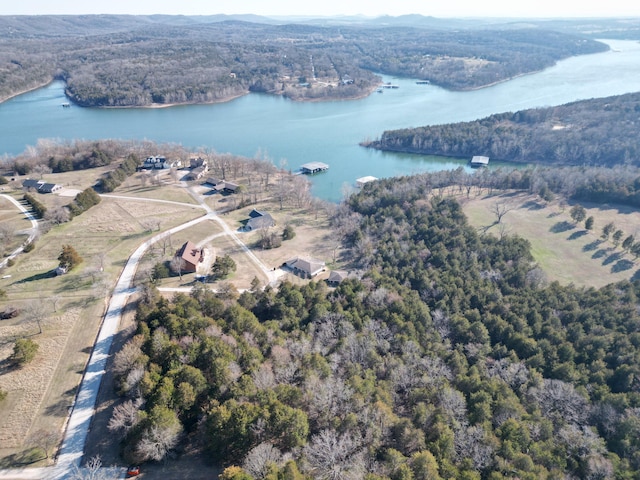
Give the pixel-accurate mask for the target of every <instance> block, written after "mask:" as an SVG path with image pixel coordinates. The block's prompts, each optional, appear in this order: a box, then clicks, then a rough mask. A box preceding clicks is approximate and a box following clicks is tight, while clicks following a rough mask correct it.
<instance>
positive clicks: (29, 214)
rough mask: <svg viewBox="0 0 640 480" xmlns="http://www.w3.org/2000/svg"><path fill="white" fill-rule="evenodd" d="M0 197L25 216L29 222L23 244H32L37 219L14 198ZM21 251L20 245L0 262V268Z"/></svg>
mask: <svg viewBox="0 0 640 480" xmlns="http://www.w3.org/2000/svg"><path fill="white" fill-rule="evenodd" d="M0 197H2V198H5V199H7V200H9V201H10V202H11V203H13V204H14V205H15V206H16V207H17V208H18V209H19V210H20V211H21V212H22V213H24V214H25V216H26V217H27V220H29V221H30V222H31V229H30V231H29V238H28V239H27V241H26V242H25V243H31V242H33V239H34V238H36V235H38V219H37V218H36V217H35V216H34V215H33V214H32V213H31V212H29V211H28V210H27V209H26V208H24V206H23V205H22V204H21V203H20V202H18V201H17V200H16V199H15V198H13V197H11V196H9V195H6V194H4V193H3V194H0ZM23 250H24V245H21V246H19V247H18V248H16V249H15V250H14V251H13V252H11V253H10V254H9V256H8V257H6V258H5V259H4V260H2V261H1V262H0V268H3V267H4V266H5V265H6V264H7V262H9V260H11V259H13V258H15V257H17V256H18V255H19V254H20V253H22V251H23Z"/></svg>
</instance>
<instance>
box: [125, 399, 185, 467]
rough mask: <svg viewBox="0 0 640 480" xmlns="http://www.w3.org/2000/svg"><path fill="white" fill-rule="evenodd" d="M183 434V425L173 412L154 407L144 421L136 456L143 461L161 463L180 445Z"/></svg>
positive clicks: (161, 407)
mask: <svg viewBox="0 0 640 480" xmlns="http://www.w3.org/2000/svg"><path fill="white" fill-rule="evenodd" d="M181 433H182V425H181V424H180V420H178V416H177V415H176V413H175V412H174V411H173V410H171V409H169V408H167V407H164V406H156V407H153V408H152V409H151V412H149V416H148V417H147V418H146V419H145V421H144V426H143V429H142V433H141V435H140V439H139V440H138V442H137V443H136V445H135V450H134V455H135V457H136V458H137V459H140V460H142V461H148V460H153V461H160V460H162V459H163V458H164V457H165V456H166V455H167V454H168V453H169V451H171V450H172V449H173V448H174V447H175V446H176V445H177V444H178V438H179V436H180V434H181Z"/></svg>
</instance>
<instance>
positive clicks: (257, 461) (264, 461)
mask: <svg viewBox="0 0 640 480" xmlns="http://www.w3.org/2000/svg"><path fill="white" fill-rule="evenodd" d="M281 463H282V453H281V452H280V450H278V449H277V448H276V447H274V446H273V445H271V444H270V443H266V442H265V443H261V444H259V445H258V446H256V447H254V448H252V449H251V450H250V451H249V453H248V454H247V456H246V457H245V459H244V462H243V464H242V468H244V469H245V470H246V471H247V472H248V473H249V474H251V475H252V476H253V477H254V478H255V479H256V480H261V479H263V478H265V477H266V476H267V474H268V473H269V467H270V466H271V465H278V466H279V465H280V464H281Z"/></svg>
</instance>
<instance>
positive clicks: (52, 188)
mask: <svg viewBox="0 0 640 480" xmlns="http://www.w3.org/2000/svg"><path fill="white" fill-rule="evenodd" d="M22 188H24V189H25V190H30V189H34V190H37V191H38V193H55V192H57V191H58V190H62V188H63V187H62V185H59V184H57V183H47V182H45V181H44V180H33V179H31V178H28V179H26V180H25V181H23V182H22Z"/></svg>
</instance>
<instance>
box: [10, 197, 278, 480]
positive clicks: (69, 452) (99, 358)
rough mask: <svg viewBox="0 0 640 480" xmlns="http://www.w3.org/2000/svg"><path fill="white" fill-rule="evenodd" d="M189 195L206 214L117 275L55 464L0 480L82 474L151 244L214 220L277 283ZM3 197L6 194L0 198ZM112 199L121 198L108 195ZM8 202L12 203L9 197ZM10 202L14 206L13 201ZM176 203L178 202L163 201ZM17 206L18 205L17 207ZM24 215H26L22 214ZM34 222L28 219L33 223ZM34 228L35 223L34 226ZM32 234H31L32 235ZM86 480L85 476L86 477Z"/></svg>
mask: <svg viewBox="0 0 640 480" xmlns="http://www.w3.org/2000/svg"><path fill="white" fill-rule="evenodd" d="M188 191H189V193H190V194H191V195H192V196H193V198H195V199H196V200H197V201H198V204H199V205H192V204H186V203H182V204H180V205H183V206H190V207H194V206H196V207H197V206H200V207H201V208H203V209H205V210H206V212H207V213H206V214H205V215H204V216H202V217H198V218H196V219H195V220H191V221H189V222H186V223H183V224H182V225H179V226H177V227H174V228H171V229H169V230H167V231H165V232H162V233H159V234H158V235H156V236H154V237H153V238H151V239H149V240H147V241H145V242H144V243H143V244H142V245H140V246H139V247H138V248H137V249H136V251H135V252H134V253H133V254H132V255H131V256H130V257H129V260H128V261H127V264H126V266H125V267H124V270H123V271H122V273H121V274H120V277H119V279H118V282H117V283H116V286H115V288H114V290H113V294H112V296H111V301H110V302H109V307H108V308H107V313H106V314H105V317H104V321H103V323H102V326H101V327H100V332H99V333H98V338H97V339H96V343H95V345H94V348H93V351H92V353H91V356H90V358H89V363H88V364H87V368H86V370H85V374H84V376H83V379H82V382H81V384H80V389H79V391H78V395H77V397H76V400H75V403H74V405H73V410H72V412H71V415H70V417H69V421H68V423H67V429H66V433H65V437H64V440H63V442H62V446H61V447H60V452H59V455H58V461H57V463H56V465H54V466H52V467H43V468H27V469H11V470H0V479H2V480H9V479H11V480H14V479H16V480H18V479H46V480H63V479H64V480H71V479H73V478H74V477H75V475H76V474H77V472H79V471H82V468H81V467H80V462H81V461H82V456H83V452H84V445H85V443H86V440H87V435H88V433H89V427H90V425H91V418H92V417H93V415H94V413H95V405H96V400H97V397H98V390H99V389H100V382H101V381H102V376H103V375H104V373H105V369H106V364H107V359H108V357H109V351H110V350H111V345H112V343H113V337H114V335H115V334H116V333H117V331H118V326H119V324H120V319H121V317H122V311H123V309H124V307H125V306H126V304H127V301H128V299H129V296H130V295H131V294H133V293H134V292H135V291H136V289H135V288H133V286H132V284H133V278H134V276H135V273H136V270H137V268H138V264H139V263H140V260H141V259H142V257H143V255H144V254H145V252H146V251H147V249H149V247H151V245H153V244H154V243H156V242H158V241H159V240H161V239H162V238H164V237H166V236H168V235H171V234H173V233H175V232H178V231H180V230H184V229H186V228H189V227H192V226H193V225H196V224H198V223H200V222H203V221H205V220H214V221H216V222H217V223H218V224H220V226H221V227H222V229H223V231H224V234H226V235H229V236H231V238H233V240H234V241H235V242H236V243H237V244H238V245H240V247H241V248H242V250H243V251H244V252H245V253H246V254H247V255H248V256H249V258H251V260H252V261H253V262H255V263H256V265H257V266H258V267H259V268H260V269H261V270H262V271H263V272H264V274H265V275H266V276H267V278H268V279H269V281H270V282H272V283H273V282H275V281H277V279H278V277H279V272H274V271H271V270H270V269H268V268H267V267H266V266H265V265H264V264H263V263H262V262H261V261H260V259H259V258H258V257H256V256H255V255H254V254H253V252H251V251H250V250H249V249H248V248H247V246H246V245H245V244H244V242H242V241H241V240H240V239H239V238H238V236H237V235H236V234H235V232H234V231H232V230H231V229H230V228H229V227H228V225H227V224H226V223H225V222H224V221H223V220H222V219H220V218H219V217H218V215H217V213H216V212H215V211H213V209H211V208H210V207H209V206H208V205H207V204H206V203H205V201H204V200H203V199H202V198H201V197H200V195H198V194H197V193H196V192H194V191H193V190H192V189H191V188H188ZM3 196H5V197H6V195H3ZM112 197H115V198H123V197H117V196H112ZM9 198H10V197H9ZM10 200H13V199H11V198H10ZM136 200H141V201H157V200H155V199H142V198H136ZM14 203H16V202H15V201H14ZM167 203H178V202H167ZM18 205H19V204H18ZM19 206H20V207H21V210H23V211H25V210H24V208H23V207H22V205H19ZM25 213H27V212H25ZM34 221H35V220H32V222H34ZM36 227H37V224H36ZM34 235H35V233H34ZM125 474H126V472H125V470H124V469H110V476H111V478H124V476H125ZM87 478H88V477H87Z"/></svg>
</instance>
